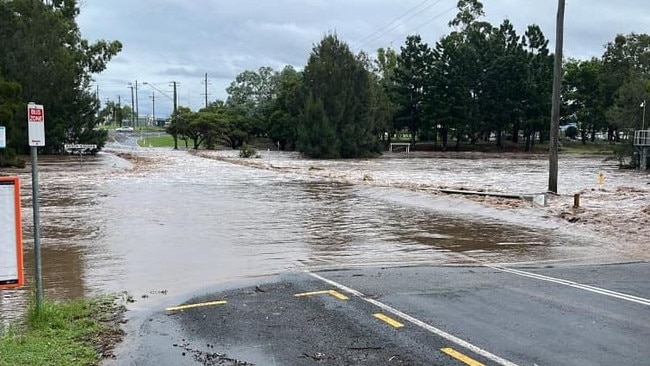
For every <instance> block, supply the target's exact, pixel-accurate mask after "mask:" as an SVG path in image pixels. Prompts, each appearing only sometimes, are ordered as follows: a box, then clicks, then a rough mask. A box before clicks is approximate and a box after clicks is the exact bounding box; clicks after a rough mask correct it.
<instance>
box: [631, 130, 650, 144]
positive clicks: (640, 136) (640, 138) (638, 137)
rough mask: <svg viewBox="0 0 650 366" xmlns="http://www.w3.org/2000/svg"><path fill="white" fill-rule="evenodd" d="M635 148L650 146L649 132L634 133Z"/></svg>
mask: <svg viewBox="0 0 650 366" xmlns="http://www.w3.org/2000/svg"><path fill="white" fill-rule="evenodd" d="M634 145H635V146H650V130H639V131H634Z"/></svg>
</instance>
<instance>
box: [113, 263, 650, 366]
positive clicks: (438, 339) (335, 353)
mask: <svg viewBox="0 0 650 366" xmlns="http://www.w3.org/2000/svg"><path fill="white" fill-rule="evenodd" d="M649 275H650V264H649V263H630V264H619V265H604V266H603V265H598V266H572V267H555V268H553V267H545V268H505V267H498V266H474V267H459V266H435V267H430V266H427V267H403V268H363V269H349V270H333V271H322V272H317V273H311V272H304V273H289V274H284V275H281V276H278V277H276V278H272V279H265V280H260V281H256V282H255V283H251V284H249V286H246V287H243V288H231V289H224V290H220V291H215V292H214V293H211V294H209V295H205V296H199V297H196V298H193V299H192V300H190V301H188V302H186V303H183V304H170V306H169V307H168V308H166V309H160V311H159V312H156V313H155V314H153V315H151V316H150V317H149V318H148V319H147V321H145V322H143V325H142V327H141V328H140V329H138V330H137V332H138V333H139V334H138V337H137V338H138V339H139V341H138V342H139V343H138V344H132V345H130V346H129V347H128V348H130V349H126V350H123V352H122V353H121V354H120V357H119V358H118V360H117V363H118V364H120V365H122V364H132V365H163V364H164V365H251V364H254V365H316V364H318V365H396V364H401V365H470V366H480V365H506V366H514V365H585V366H586V365H645V364H648V362H649V361H648V360H650V347H648V344H649V342H650V282H649V281H648V280H647V279H648V277H649Z"/></svg>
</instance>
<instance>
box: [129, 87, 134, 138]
mask: <svg viewBox="0 0 650 366" xmlns="http://www.w3.org/2000/svg"><path fill="white" fill-rule="evenodd" d="M129 84H131V83H129ZM129 89H131V126H133V127H134V128H135V120H134V119H133V113H134V112H135V99H134V96H133V85H129Z"/></svg>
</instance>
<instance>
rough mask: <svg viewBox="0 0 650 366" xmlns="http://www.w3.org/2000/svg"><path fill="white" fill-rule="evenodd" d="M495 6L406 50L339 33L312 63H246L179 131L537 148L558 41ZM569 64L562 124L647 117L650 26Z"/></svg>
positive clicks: (462, 16) (233, 140) (283, 142)
mask: <svg viewBox="0 0 650 366" xmlns="http://www.w3.org/2000/svg"><path fill="white" fill-rule="evenodd" d="M483 17H484V13H483V5H482V4H481V3H480V2H479V1H477V0H461V1H459V2H458V13H457V15H456V17H455V18H454V19H452V20H451V21H450V22H449V26H450V33H449V34H447V35H445V36H443V37H441V38H440V39H439V40H438V41H437V42H435V44H433V45H429V44H428V43H426V42H425V41H424V40H423V38H422V37H421V36H419V35H411V36H408V37H407V38H406V41H405V43H404V45H403V46H401V47H400V49H399V50H393V49H390V48H380V49H379V50H378V51H377V53H376V55H374V56H373V57H370V56H369V55H367V54H365V53H363V52H361V53H359V54H356V55H355V54H353V53H352V51H351V50H350V48H349V47H348V45H346V44H345V43H344V42H343V41H341V40H340V39H339V38H338V37H337V35H335V34H330V35H327V36H325V37H324V38H323V39H322V40H321V41H320V43H319V44H317V45H316V46H315V47H314V48H313V50H312V52H311V55H310V56H309V59H308V61H307V64H306V66H305V67H304V69H303V70H302V71H299V70H296V69H294V68H293V67H291V66H287V67H285V68H284V69H282V70H279V71H275V70H273V69H272V68H270V67H262V68H260V69H259V70H257V71H251V70H248V71H244V72H242V73H241V74H239V75H238V76H237V77H236V79H235V80H234V81H233V82H232V83H231V85H230V87H229V88H228V89H227V92H228V95H229V96H228V99H227V100H226V101H225V102H223V101H217V102H214V103H212V104H211V105H210V106H209V107H208V108H207V109H204V110H200V111H198V112H191V111H189V110H185V111H184V113H182V114H181V115H179V116H178V119H177V121H178V123H175V124H174V123H173V127H172V129H171V130H172V131H173V132H174V133H176V134H177V136H179V137H180V138H185V139H187V138H189V139H191V140H193V141H194V142H195V144H194V147H197V148H198V147H199V145H200V144H197V143H199V142H201V136H203V139H205V141H207V144H208V145H209V144H211V143H214V142H218V143H225V144H227V145H230V146H232V147H235V148H236V147H239V146H241V145H242V144H245V143H246V142H248V141H249V140H251V139H252V138H254V137H259V136H265V137H269V138H270V139H272V140H273V141H274V143H278V144H279V148H281V149H289V150H294V149H295V150H298V151H300V152H302V153H303V154H304V155H306V156H309V157H314V158H348V157H365V156H373V155H376V154H378V153H379V152H380V150H381V148H382V147H383V146H381V144H382V143H384V144H385V143H387V142H388V141H390V140H391V139H394V138H396V137H397V136H398V135H399V136H408V137H409V139H410V142H411V143H415V142H432V143H434V144H435V145H436V146H437V147H438V148H440V149H443V150H444V149H448V148H458V147H459V146H460V144H461V143H462V144H477V143H486V144H494V146H495V147H496V148H502V147H503V146H504V144H505V141H506V140H509V143H511V144H518V145H520V146H521V148H522V149H524V150H526V151H529V150H531V149H532V148H533V145H534V144H535V143H544V142H546V141H548V138H549V134H550V132H549V129H550V114H551V112H550V111H551V88H552V71H553V54H552V53H550V51H549V48H548V44H549V41H548V39H547V38H546V37H545V35H544V34H543V32H542V31H541V29H540V28H539V27H538V26H537V25H529V26H528V27H527V28H526V30H525V32H524V34H518V33H517V31H516V30H515V28H514V26H513V24H511V23H510V22H509V21H508V20H504V21H503V22H502V23H501V24H499V25H493V24H490V23H488V22H486V21H485V20H483ZM564 66H565V70H564V80H563V106H562V108H561V112H562V124H565V125H566V124H570V123H575V127H574V132H575V133H573V134H571V133H568V134H567V135H570V136H572V137H577V138H579V139H582V141H583V142H585V143H586V142H587V141H589V140H591V141H594V140H595V139H596V138H597V137H598V136H602V137H604V138H606V139H608V140H610V141H612V142H618V141H620V140H621V139H622V138H623V137H626V136H628V135H629V132H630V131H632V130H634V129H640V128H641V127H642V126H641V124H642V112H643V110H642V109H641V108H639V105H640V103H641V102H642V101H643V100H644V98H645V95H646V93H647V91H648V90H650V82H649V80H650V37H649V36H648V35H645V34H642V35H640V34H630V35H627V36H623V35H619V36H617V37H616V39H615V40H614V41H613V42H610V43H608V44H607V45H606V46H605V51H604V53H603V56H602V57H601V58H594V59H591V60H574V59H568V60H566V61H565V62H564ZM576 131H577V132H576ZM569 132H571V131H569Z"/></svg>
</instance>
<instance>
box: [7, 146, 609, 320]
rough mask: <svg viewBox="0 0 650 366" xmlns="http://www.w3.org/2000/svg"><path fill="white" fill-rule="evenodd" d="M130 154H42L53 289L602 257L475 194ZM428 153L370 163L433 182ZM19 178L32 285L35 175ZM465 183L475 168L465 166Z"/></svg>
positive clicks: (148, 294)
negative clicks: (422, 157)
mask: <svg viewBox="0 0 650 366" xmlns="http://www.w3.org/2000/svg"><path fill="white" fill-rule="evenodd" d="M132 154H134V155H133V159H129V160H130V161H131V162H127V161H125V160H123V159H120V158H118V157H116V156H115V155H113V154H108V153H103V154H100V155H98V156H96V157H89V158H85V159H84V161H83V162H80V161H79V160H78V158H74V157H53V158H49V157H46V158H44V159H42V160H41V164H40V166H41V176H40V178H41V191H40V192H41V198H42V202H41V208H42V212H41V219H42V222H41V224H42V246H43V274H44V285H45V290H46V292H45V294H46V296H47V297H54V298H60V299H69V298H78V297H82V296H87V295H91V294H98V293H103V292H111V291H122V290H126V291H128V292H130V293H131V294H133V295H134V297H135V298H136V299H137V300H138V302H137V303H136V304H134V306H135V307H137V306H142V307H147V306H151V304H153V302H152V301H157V300H156V299H153V298H154V297H155V296H153V295H152V294H159V293H161V292H163V291H165V293H168V294H173V295H180V294H187V293H190V292H195V291H198V290H200V289H204V288H207V287H210V286H214V285H215V284H221V283H226V282H229V281H235V280H241V279H245V278H249V277H254V276H264V275H268V274H273V273H278V272H282V271H287V270H302V269H308V268H330V267H346V266H361V265H364V266H368V265H405V264H413V263H432V264H462V263H465V264H466V263H475V262H496V263H500V262H526V261H551V262H552V261H554V260H564V259H566V258H580V257H587V256H596V257H598V256H600V255H605V254H606V253H602V252H601V251H600V250H599V249H597V248H596V249H594V248H591V247H590V246H589V244H588V243H585V242H584V241H580V240H578V239H573V238H571V237H569V236H568V235H565V233H564V232H563V231H562V230H557V228H555V227H552V226H548V227H547V226H544V225H541V224H540V225H536V224H535V223H534V222H531V221H530V220H529V219H527V218H525V217H524V218H522V217H520V216H517V215H514V216H517V217H514V216H513V215H511V217H508V214H507V213H504V214H503V215H502V214H500V213H499V212H498V210H496V209H485V208H482V207H481V206H479V205H475V204H472V203H470V202H467V203H463V204H462V205H460V204H459V202H458V201H457V200H453V199H448V198H441V197H434V196H430V195H427V194H424V193H418V192H412V191H408V190H403V189H398V188H391V187H385V186H381V184H377V185H363V184H353V183H350V182H346V181H342V180H337V179H327V178H324V177H320V176H317V175H316V176H314V175H309V174H302V173H301V172H299V171H296V172H292V171H273V170H264V169H258V168H251V167H245V166H240V165H234V164H230V163H228V162H224V161H219V160H214V159H206V158H201V157H198V156H193V155H191V154H188V153H187V152H182V151H166V150H148V151H142V152H136V153H132ZM283 156H284V157H286V159H287V160H295V157H294V156H293V155H290V154H286V155H283ZM382 160H383V161H382ZM431 163H433V160H431V159H427V160H426V161H422V162H420V163H419V164H424V165H422V166H420V168H417V166H416V164H418V162H415V161H408V162H406V163H405V162H404V161H401V160H400V159H381V160H380V161H377V162H373V163H372V164H373V166H374V167H373V168H371V169H374V170H373V171H375V170H380V169H382V168H380V167H381V166H384V167H385V168H384V169H385V173H386V174H385V175H389V176H393V177H398V178H399V179H401V180H403V181H406V182H412V183H414V184H419V182H421V181H424V180H425V178H424V176H423V175H422V174H420V173H418V169H420V170H425V169H426V165H427V164H431ZM331 164H338V167H337V168H336V169H333V170H334V171H338V172H340V173H341V174H346V173H345V172H346V171H347V172H348V173H347V174H357V175H359V174H365V173H364V171H365V170H364V168H363V167H366V168H365V169H368V163H367V162H366V161H348V162H345V161H344V162H332V163H331ZM400 167H401V168H400ZM302 168H308V167H302ZM400 169H402V170H401V171H400ZM517 169H519V171H520V172H525V171H529V170H530V167H526V166H525V164H522V166H521V167H519V168H517ZM371 173H372V172H371ZM498 174H501V175H502V174H503V173H498ZM19 175H20V176H21V178H22V190H23V191H22V193H23V194H22V196H23V208H24V210H23V221H24V226H25V231H24V237H25V247H26V255H25V258H26V260H27V263H26V266H27V268H26V271H27V273H26V274H27V280H28V282H29V285H30V286H31V285H32V282H33V280H32V279H33V277H32V274H33V263H32V258H33V253H32V244H33V241H32V240H31V237H32V228H31V226H32V225H31V215H32V213H31V199H30V196H31V187H30V177H29V173H28V172H22V173H20V174H19ZM379 177H381V174H375V179H380V178H379ZM502 178H503V177H502ZM393 179H397V178H393ZM466 179H475V178H472V176H471V174H470V173H468V176H467V178H466ZM460 206H462V208H461V207H460ZM504 218H505V219H504ZM518 221H519V222H518ZM29 292H30V290H29V287H28V288H26V289H23V290H12V291H3V292H1V293H0V311H1V314H2V316H1V317H2V320H6V319H9V318H12V317H13V316H15V314H16V313H19V312H21V311H22V309H24V307H25V306H26V304H27V303H28V297H29V296H28V293H29ZM12 314H13V315H12Z"/></svg>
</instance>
